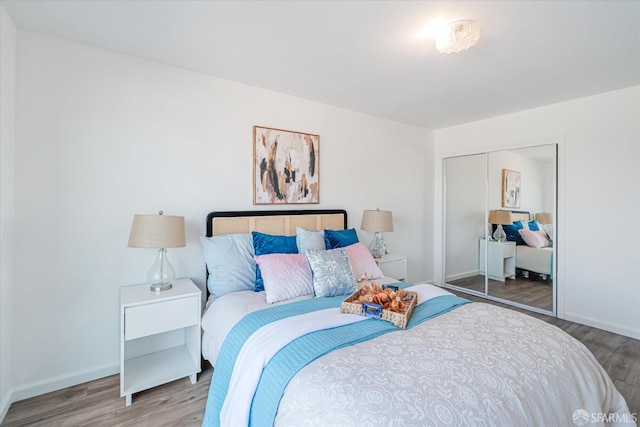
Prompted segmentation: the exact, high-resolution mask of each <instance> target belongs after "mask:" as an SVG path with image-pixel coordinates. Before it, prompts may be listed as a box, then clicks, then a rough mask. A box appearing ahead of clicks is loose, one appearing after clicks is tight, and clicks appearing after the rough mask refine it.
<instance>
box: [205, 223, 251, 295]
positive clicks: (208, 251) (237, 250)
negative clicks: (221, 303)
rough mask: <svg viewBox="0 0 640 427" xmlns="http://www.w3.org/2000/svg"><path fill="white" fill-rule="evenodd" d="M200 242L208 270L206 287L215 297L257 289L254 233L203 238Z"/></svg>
mask: <svg viewBox="0 0 640 427" xmlns="http://www.w3.org/2000/svg"><path fill="white" fill-rule="evenodd" d="M200 243H201V244H202V251H203V255H204V260H205V262H206V263H207V270H208V271H209V279H208V280H207V288H208V289H209V292H210V293H211V294H212V295H213V296H215V297H220V296H222V295H224V294H228V293H229V292H235V291H249V290H251V291H252V290H254V289H255V282H256V262H255V261H254V259H253V256H254V251H253V238H252V237H251V234H227V235H224V236H213V237H201V238H200Z"/></svg>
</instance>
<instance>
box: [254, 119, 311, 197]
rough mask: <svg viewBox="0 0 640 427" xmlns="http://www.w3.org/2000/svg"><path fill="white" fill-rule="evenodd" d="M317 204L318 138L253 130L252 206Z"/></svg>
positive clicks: (309, 134)
mask: <svg viewBox="0 0 640 427" xmlns="http://www.w3.org/2000/svg"><path fill="white" fill-rule="evenodd" d="M318 203H320V135H315V134H311V133H306V132H297V131H291V130H285V129H276V128H269V127H265V126H254V127H253V204H254V205H278V204H318Z"/></svg>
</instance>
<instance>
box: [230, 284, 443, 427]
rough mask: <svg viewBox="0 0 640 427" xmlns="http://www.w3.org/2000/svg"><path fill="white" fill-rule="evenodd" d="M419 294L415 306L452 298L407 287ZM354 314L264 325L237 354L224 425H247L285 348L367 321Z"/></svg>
mask: <svg viewBox="0 0 640 427" xmlns="http://www.w3.org/2000/svg"><path fill="white" fill-rule="evenodd" d="M406 290H407V291H412V292H416V293H417V294H418V301H417V305H420V304H421V303H423V302H424V301H428V300H430V299H431V298H435V297H438V296H442V295H452V294H451V293H450V292H448V291H445V290H444V289H440V288H437V287H435V286H432V285H415V286H410V287H407V288H406ZM366 319H367V318H366V317H364V316H360V315H357V314H344V313H340V309H339V308H329V309H325V310H319V311H314V312H311V313H305V314H302V315H299V316H293V317H287V318H284V319H281V320H278V321H275V322H272V323H269V324H268V325H265V326H263V327H262V328H260V329H258V330H257V331H256V332H254V333H253V334H252V335H251V336H250V337H249V339H248V340H247V341H246V342H245V343H244V346H243V347H242V350H241V351H240V353H239V354H238V357H237V359H236V364H235V366H234V368H233V373H232V375H231V379H230V381H229V390H228V392H227V396H226V399H225V401H224V404H223V406H222V410H221V412H220V422H221V425H223V426H243V425H247V424H248V423H249V410H250V408H251V400H252V399H253V395H254V393H255V390H256V387H257V386H258V380H259V379H260V374H261V372H262V370H263V369H264V367H265V366H266V365H267V363H269V361H270V360H271V358H272V357H273V355H274V354H276V353H277V352H278V351H279V350H280V349H282V348H283V347H284V346H285V345H287V344H288V343H290V342H291V341H293V340H294V339H296V338H299V337H301V336H302V335H306V334H308V333H311V332H314V331H319V330H323V329H329V328H334V327H337V326H343V325H348V324H350V323H355V322H360V321H363V320H366Z"/></svg>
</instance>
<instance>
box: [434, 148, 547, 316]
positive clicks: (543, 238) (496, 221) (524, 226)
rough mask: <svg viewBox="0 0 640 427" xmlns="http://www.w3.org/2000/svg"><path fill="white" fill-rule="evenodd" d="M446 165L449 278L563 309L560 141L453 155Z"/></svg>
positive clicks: (470, 288) (464, 286) (539, 306)
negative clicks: (557, 235) (557, 254)
mask: <svg viewBox="0 0 640 427" xmlns="http://www.w3.org/2000/svg"><path fill="white" fill-rule="evenodd" d="M483 160H484V161H485V163H484V168H482V166H481V163H482V161H483ZM474 161H475V164H474V167H475V169H474V168H473V167H470V166H471V164H472V163H473V162H474ZM445 170H446V172H445V174H446V176H445V179H446V190H445V197H446V199H445V200H446V215H445V221H446V224H445V245H446V246H445V274H446V282H447V284H448V285H451V286H454V287H456V288H458V289H460V290H463V291H466V292H470V293H475V294H484V295H485V296H488V297H490V298H492V299H497V300H502V301H506V302H509V303H513V304H515V305H519V306H525V307H531V308H534V309H536V310H538V311H547V312H555V307H554V305H555V304H554V282H553V275H554V273H553V272H554V248H553V246H554V241H553V227H554V225H553V223H554V222H555V221H554V218H555V213H554V212H555V206H556V203H555V202H556V177H555V171H556V148H555V145H545V146H538V147H530V148H522V149H514V150H503V151H496V152H491V153H487V154H479V155H474V156H465V157H455V158H449V159H446V164H445ZM458 170H466V173H465V174H464V175H465V176H466V179H461V178H460V177H459V176H457V172H456V171H458ZM472 171H473V172H472ZM472 173H473V175H471V174H472ZM472 176H473V179H471V177H472ZM479 218H480V220H479ZM479 221H480V224H481V227H480V228H478V222H479ZM479 230H480V231H479ZM474 257H475V259H474ZM474 263H475V264H474ZM473 265H475V270H474V269H473V268H472V266H473Z"/></svg>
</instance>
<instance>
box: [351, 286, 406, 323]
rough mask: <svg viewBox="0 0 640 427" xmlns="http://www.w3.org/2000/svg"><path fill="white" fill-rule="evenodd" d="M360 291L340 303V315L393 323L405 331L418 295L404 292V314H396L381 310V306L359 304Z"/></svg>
mask: <svg viewBox="0 0 640 427" xmlns="http://www.w3.org/2000/svg"><path fill="white" fill-rule="evenodd" d="M359 300H360V290H357V291H355V292H354V293H353V294H352V295H351V296H350V297H348V298H347V299H345V300H344V301H342V304H341V305H340V312H341V313H350V314H360V315H362V316H370V317H376V318H378V319H382V320H386V321H388V322H391V323H393V324H394V325H395V326H397V327H398V328H402V329H406V328H407V323H408V322H409V318H410V317H411V313H413V308H414V307H415V306H416V303H417V302H418V294H416V293H415V292H411V291H404V297H403V298H402V302H403V303H404V312H402V313H400V312H396V311H391V310H383V309H382V306H381V305H379V304H373V303H361V302H360V301H359Z"/></svg>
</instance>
